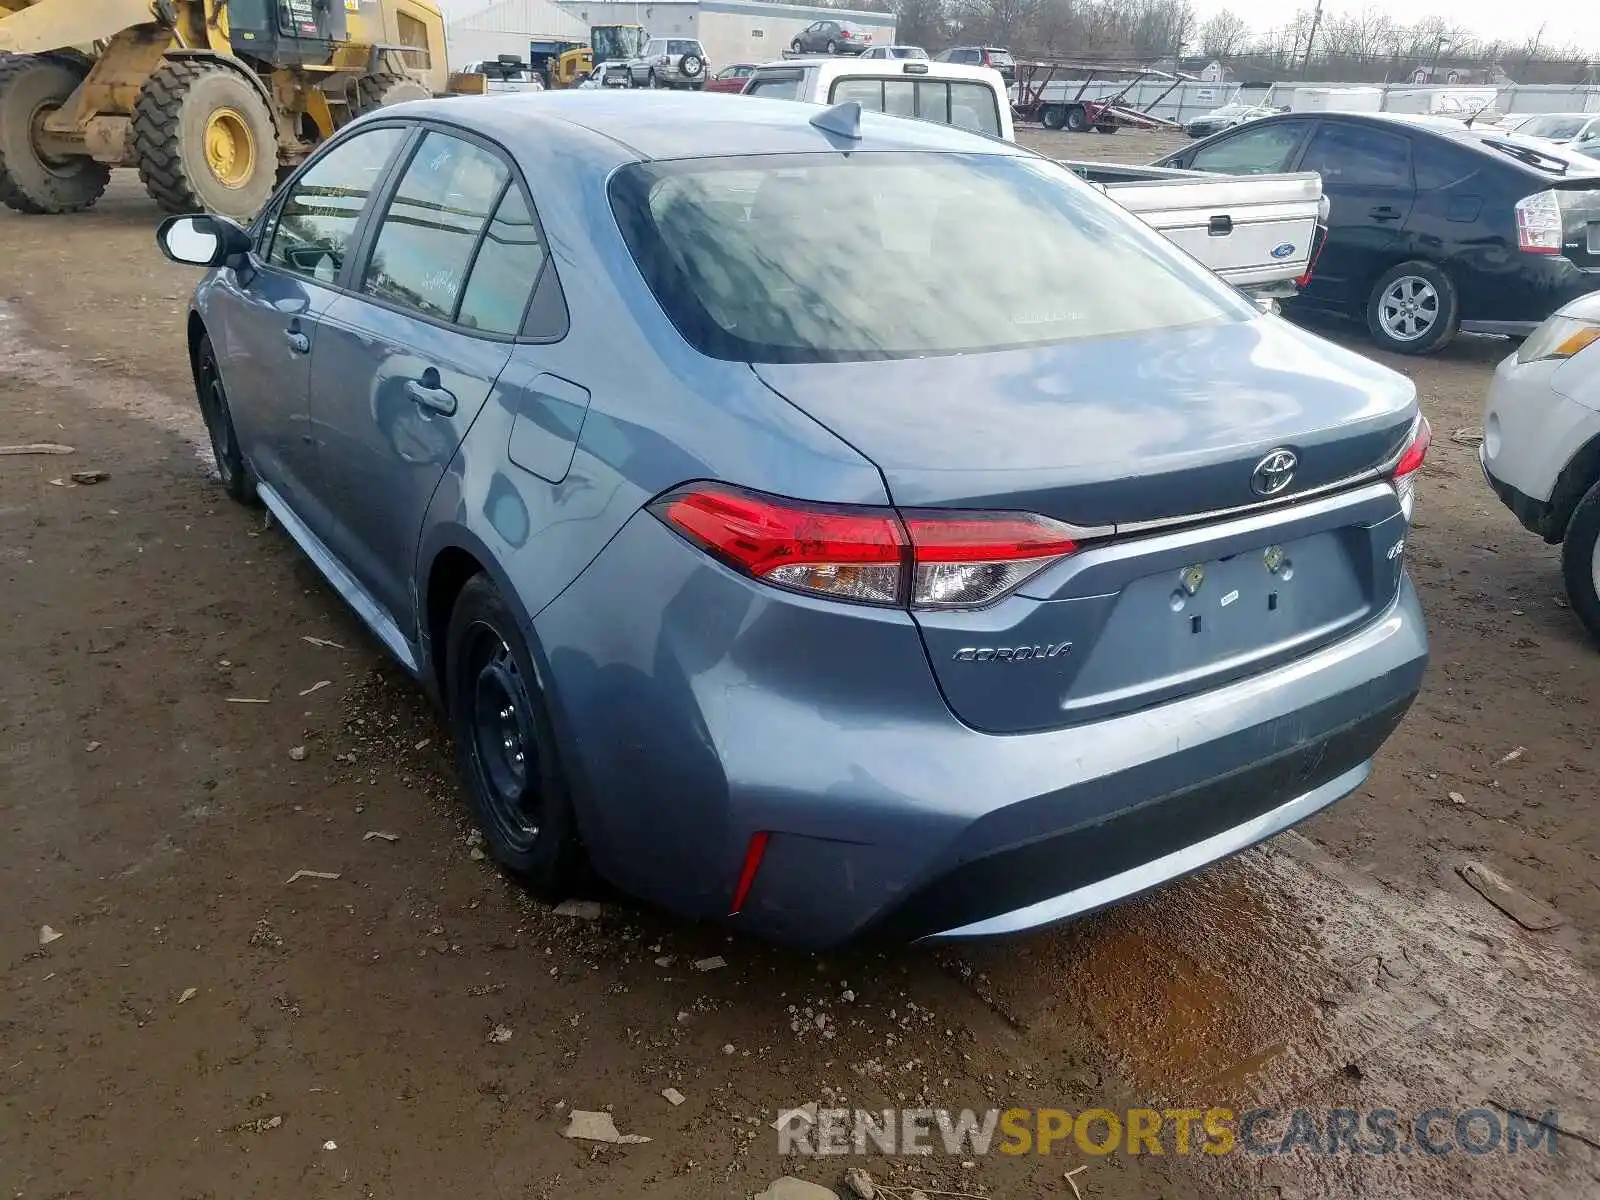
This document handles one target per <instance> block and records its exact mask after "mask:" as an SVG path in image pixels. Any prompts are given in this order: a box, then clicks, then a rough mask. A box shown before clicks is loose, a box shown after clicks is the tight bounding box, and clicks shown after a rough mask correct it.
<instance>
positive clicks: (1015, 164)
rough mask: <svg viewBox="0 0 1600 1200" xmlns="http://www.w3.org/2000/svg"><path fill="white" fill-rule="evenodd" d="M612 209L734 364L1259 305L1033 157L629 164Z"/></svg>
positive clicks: (999, 343) (673, 314) (1108, 330)
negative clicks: (1249, 303) (1220, 281)
mask: <svg viewBox="0 0 1600 1200" xmlns="http://www.w3.org/2000/svg"><path fill="white" fill-rule="evenodd" d="M610 195H611V204H612V209H613V211H614V212H615V213H616V215H617V219H618V222H619V224H620V226H621V228H622V231H623V236H624V238H625V239H626V240H627V243H628V246H629V249H630V251H631V252H632V254H633V256H634V259H635V261H636V262H637V263H638V264H639V267H640V270H641V272H642V273H643V275H644V277H645V279H646V280H647V281H648V283H649V286H650V288H651V290H652V291H653V292H654V294H655V296H656V299H657V300H658V301H659V302H660V304H661V306H662V309H663V310H664V311H665V312H666V314H667V316H668V317H669V318H670V319H671V321H672V322H673V324H674V325H675V326H676V327H677V328H678V330H679V332H680V333H682V335H683V336H684V338H685V339H687V340H688V341H689V342H690V344H692V345H693V346H695V347H696V348H697V349H699V350H700V351H701V352H703V353H706V354H709V355H712V356H714V357H717V358H724V359H730V360H733V361H741V362H824V361H841V360H852V359H868V358H899V357H913V356H920V355H930V354H956V353H963V352H971V351H982V350H993V349H1000V348H1006V347H1016V346H1032V345H1045V344H1052V343H1057V342H1064V341H1073V340H1078V339H1083V338H1099V337H1115V336H1120V335H1125V334H1133V333H1142V332H1148V331H1150V330H1155V329H1166V328H1178V327H1191V326H1200V325H1206V324H1211V323H1219V322H1225V321H1238V320H1248V319H1251V317H1252V315H1253V309H1252V308H1251V307H1250V306H1249V305H1248V304H1247V303H1246V302H1245V301H1244V300H1242V299H1241V298H1240V297H1239V296H1238V294H1237V293H1235V292H1234V291H1233V290H1232V289H1230V288H1228V287H1226V286H1225V285H1223V284H1221V283H1219V282H1218V281H1217V280H1216V279H1215V277H1214V276H1212V275H1210V273H1208V272H1207V271H1206V270H1205V269H1204V268H1202V267H1200V266H1199V265H1198V264H1197V263H1195V262H1194V261H1193V260H1192V259H1190V258H1188V257H1187V256H1185V255H1183V254H1181V253H1179V252H1178V251H1176V250H1174V249H1173V248H1172V246H1171V245H1170V244H1169V243H1167V242H1166V241H1164V240H1163V239H1162V238H1161V237H1160V236H1159V235H1158V234H1156V233H1155V232H1154V231H1152V230H1151V229H1149V228H1148V227H1147V226H1145V225H1144V224H1142V223H1141V222H1140V221H1138V220H1137V219H1136V218H1134V217H1132V216H1130V215H1129V214H1127V213H1126V212H1124V211H1123V210H1122V209H1120V208H1118V207H1117V206H1116V205H1115V204H1114V203H1113V202H1111V201H1110V200H1108V199H1106V198H1105V197H1104V196H1101V195H1099V194H1098V193H1097V192H1095V191H1094V190H1093V189H1091V188H1090V187H1088V186H1087V185H1085V184H1083V183H1081V182H1079V181H1078V180H1076V179H1075V178H1074V177H1073V176H1072V175H1071V174H1070V173H1069V172H1068V171H1067V170H1066V169H1065V168H1063V167H1061V166H1059V165H1058V164H1056V163H1053V162H1049V161H1046V160H1042V159H1033V158H1027V157H1020V156H1010V155H987V154H921V153H880V154H871V153H866V154H853V155H849V156H840V155H827V156H823V155H794V156H758V157H747V158H719V159H689V160H677V161H673V162H651V163H636V164H633V165H631V166H628V167H624V168H622V169H621V170H620V171H618V172H617V173H616V174H615V175H614V176H613V178H612V181H611V185H610Z"/></svg>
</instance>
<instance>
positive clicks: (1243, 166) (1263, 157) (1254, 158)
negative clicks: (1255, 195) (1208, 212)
mask: <svg viewBox="0 0 1600 1200" xmlns="http://www.w3.org/2000/svg"><path fill="white" fill-rule="evenodd" d="M1304 133H1305V126H1304V124H1302V123H1301V122H1298V121H1281V122H1279V123H1277V124H1275V125H1260V126H1257V127H1256V128H1254V129H1247V130H1244V131H1243V132H1240V133H1236V134H1234V135H1232V136H1231V137H1227V138H1224V139H1222V140H1221V141H1220V142H1216V143H1214V144H1212V145H1210V146H1206V147H1204V148H1202V149H1200V150H1198V151H1196V152H1195V156H1194V159H1193V160H1192V162H1191V164H1190V165H1191V166H1192V167H1193V168H1194V169H1195V170H1196V171H1215V172H1216V173H1217V174H1219V175H1270V174H1272V173H1273V172H1275V171H1282V170H1284V169H1285V167H1286V164H1287V163H1288V161H1289V156H1290V155H1292V154H1293V153H1294V152H1295V148H1296V147H1298V146H1299V145H1300V139H1301V137H1302V136H1303V135H1304Z"/></svg>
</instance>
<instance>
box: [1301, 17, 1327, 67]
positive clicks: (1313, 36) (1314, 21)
mask: <svg viewBox="0 0 1600 1200" xmlns="http://www.w3.org/2000/svg"><path fill="white" fill-rule="evenodd" d="M1321 24H1322V0H1317V7H1316V8H1315V9H1313V10H1312V13H1311V32H1310V33H1308V34H1306V56H1305V58H1304V59H1303V60H1301V63H1300V78H1301V79H1304V78H1305V77H1306V72H1307V71H1309V70H1310V69H1311V47H1312V46H1313V45H1314V44H1315V43H1316V40H1317V26H1319V25H1321Z"/></svg>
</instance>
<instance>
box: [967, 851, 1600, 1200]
mask: <svg viewBox="0 0 1600 1200" xmlns="http://www.w3.org/2000/svg"><path fill="white" fill-rule="evenodd" d="M959 966H960V974H961V975H963V976H964V977H970V978H971V979H973V980H974V981H979V980H981V981H982V982H981V983H977V984H975V986H976V987H977V988H978V990H979V991H980V992H981V994H982V995H983V997H984V999H985V1000H986V1002H988V1003H989V1004H990V1005H991V1006H993V1007H995V1008H996V1010H997V1011H999V1012H1000V1013H1002V1015H1003V1016H1004V1017H1005V1019H1006V1020H1007V1021H1008V1022H1009V1023H1011V1024H1012V1025H1013V1026H1014V1027H1015V1028H1017V1029H1019V1030H1021V1031H1022V1039H1021V1044H1022V1045H1023V1046H1025V1048H1026V1056H1027V1058H1029V1059H1031V1060H1034V1061H1042V1062H1050V1061H1053V1060H1059V1059H1063V1058H1067V1057H1070V1056H1072V1055H1079V1056H1081V1054H1082V1049H1083V1047H1084V1046H1085V1045H1089V1046H1094V1047H1097V1048H1098V1050H1099V1055H1100V1062H1099V1063H1098V1064H1097V1069H1096V1070H1094V1071H1091V1072H1090V1080H1089V1083H1090V1087H1091V1093H1092V1100H1091V1103H1092V1104H1094V1105H1100V1106H1104V1107H1108V1108H1112V1109H1113V1110H1115V1109H1117V1108H1118V1107H1119V1105H1120V1106H1124V1107H1140V1106H1144V1105H1147V1104H1150V1105H1155V1106H1158V1107H1192V1108H1201V1109H1206V1108H1211V1107H1214V1106H1223V1107H1228V1108H1232V1109H1234V1110H1236V1111H1240V1112H1242V1111H1244V1110H1246V1109H1250V1108H1273V1109H1277V1110H1279V1111H1280V1113H1281V1114H1282V1118H1281V1119H1277V1120H1268V1121H1265V1122H1263V1123H1262V1124H1261V1126H1260V1129H1261V1131H1262V1136H1261V1138H1260V1139H1259V1140H1261V1141H1271V1142H1276V1141H1277V1139H1278V1138H1279V1137H1281V1136H1282V1134H1283V1132H1284V1128H1285V1125H1286V1123H1287V1117H1288V1113H1289V1112H1290V1111H1291V1110H1293V1109H1295V1108H1297V1107H1311V1108H1324V1109H1326V1108H1334V1107H1349V1108H1355V1109H1358V1110H1360V1109H1371V1108H1389V1109H1394V1110H1396V1112H1397V1113H1399V1114H1400V1115H1401V1117H1402V1119H1405V1118H1408V1117H1414V1116H1416V1115H1418V1114H1421V1113H1423V1112H1426V1111H1427V1110H1429V1109H1432V1108H1449V1109H1453V1110H1462V1109H1472V1108H1492V1109H1495V1110H1497V1111H1498V1112H1500V1113H1501V1114H1502V1115H1503V1114H1505V1113H1506V1112H1507V1111H1515V1112H1518V1113H1521V1114H1525V1115H1526V1116H1527V1117H1528V1118H1529V1119H1537V1118H1538V1117H1539V1116H1540V1115H1541V1114H1543V1113H1546V1112H1550V1111H1554V1112H1555V1113H1556V1114H1557V1117H1556V1125H1557V1128H1558V1129H1559V1131H1560V1132H1559V1133H1558V1138H1559V1140H1560V1150H1559V1152H1558V1153H1557V1154H1556V1155H1554V1156H1548V1155H1546V1154H1544V1153H1543V1152H1542V1151H1541V1152H1540V1153H1538V1154H1537V1155H1534V1154H1527V1153H1524V1154H1523V1155H1522V1156H1521V1157H1520V1158H1519V1157H1512V1156H1508V1155H1504V1154H1499V1153H1493V1154H1485V1155H1482V1156H1476V1155H1471V1154H1466V1153H1462V1152H1460V1151H1456V1152H1454V1153H1453V1154H1451V1155H1448V1156H1433V1155H1428V1154H1422V1153H1417V1154H1409V1153H1406V1152H1404V1151H1402V1152H1397V1153H1393V1154H1388V1155H1383V1156H1355V1155H1349V1154H1339V1155H1314V1154H1309V1153H1307V1152H1306V1151H1305V1150H1304V1149H1303V1148H1295V1149H1293V1150H1292V1151H1291V1152H1290V1153H1289V1154H1287V1155H1285V1156H1281V1157H1280V1156H1274V1157H1271V1158H1267V1157H1262V1156H1256V1155H1251V1154H1247V1153H1239V1152H1236V1153H1234V1154H1232V1155H1228V1156H1224V1157H1222V1158H1200V1157H1196V1158H1194V1159H1193V1160H1192V1161H1191V1162H1187V1163H1184V1164H1183V1165H1182V1166H1180V1165H1179V1164H1178V1163H1176V1162H1174V1163H1172V1164H1171V1166H1172V1169H1173V1175H1174V1176H1175V1177H1180V1178H1181V1177H1189V1176H1191V1175H1194V1176H1197V1177H1198V1179H1199V1180H1202V1181H1204V1180H1209V1181H1211V1182H1212V1183H1213V1184H1214V1186H1216V1187H1218V1188H1222V1189H1229V1190H1231V1189H1238V1188H1252V1189H1253V1188H1265V1187H1274V1186H1276V1187H1280V1188H1281V1189H1284V1190H1283V1191H1282V1194H1283V1195H1284V1196H1289V1195H1292V1194H1304V1195H1305V1196H1308V1197H1309V1196H1346V1195H1348V1196H1383V1197H1411V1196H1416V1197H1423V1196H1430V1197H1431V1196H1443V1195H1449V1196H1452V1197H1460V1198H1462V1200H1466V1198H1468V1197H1479V1196H1484V1197H1487V1196H1500V1195H1517V1196H1546V1195H1548V1196H1552V1197H1554V1196H1574V1195H1593V1194H1596V1191H1597V1189H1600V1155H1597V1154H1596V1152H1595V1149H1596V1147H1597V1146H1600V1038H1597V1036H1596V1033H1595V1031H1596V1030H1600V985H1597V981H1596V980H1595V979H1594V978H1593V977H1592V976H1591V975H1590V974H1589V973H1587V972H1586V971H1584V970H1583V969H1582V968H1581V967H1580V966H1578V965H1577V964H1576V963H1575V962H1574V960H1573V959H1572V957H1571V955H1570V954H1569V953H1568V951H1567V948H1566V947H1565V946H1564V945H1563V944H1562V942H1561V941H1560V939H1559V937H1557V936H1551V935H1533V934H1527V933H1525V932H1523V931H1522V930H1520V929H1519V928H1518V927H1517V926H1516V925H1514V924H1513V923H1512V922H1511V921H1510V920H1509V919H1508V918H1504V917H1502V915H1501V914H1500V913H1499V912H1497V911H1495V910H1492V909H1487V908H1479V907H1474V906H1473V904H1472V902H1471V900H1469V899H1466V898H1458V897H1456V896H1454V895H1452V894H1450V893H1448V892H1445V891H1443V890H1439V889H1432V888H1430V889H1427V890H1426V891H1424V893H1423V895H1422V896H1421V898H1420V899H1411V898H1408V897H1406V896H1402V895H1399V894H1397V893H1396V892H1393V891H1390V890H1387V889H1385V888H1383V887H1381V886H1380V885H1378V884H1377V883H1376V882H1374V881H1372V880H1371V879H1369V878H1368V877H1366V876H1364V875H1362V874H1360V873H1359V872H1357V871H1355V870H1353V869H1351V868H1350V867H1347V866H1345V865H1344V864H1342V863H1340V862H1338V861H1336V860H1334V859H1333V858H1332V857H1331V856H1329V855H1328V854H1327V853H1326V852H1324V851H1323V850H1321V849H1320V848H1319V847H1318V846H1316V844H1315V843H1313V842H1311V841H1310V840H1308V839H1307V838H1305V837H1303V836H1301V835H1299V834H1296V833H1290V834H1285V835H1283V836H1282V837H1280V838H1278V839H1277V840H1276V841H1274V842H1273V843H1272V845H1271V847H1270V848H1267V847H1263V848H1259V849H1256V850H1253V851H1250V852H1248V853H1246V854H1245V855H1242V856H1241V857H1240V858H1239V859H1237V860H1235V861H1233V862H1232V863H1229V864H1227V865H1224V866H1221V867H1218V868H1214V869H1212V870H1210V871H1208V872H1205V873H1203V874H1201V875H1199V876H1195V877H1192V878H1190V879H1187V880H1185V881H1183V882H1182V883H1180V884H1178V885H1176V886H1174V887H1171V888H1168V889H1165V890H1163V891H1161V892H1158V893H1156V894H1154V895H1152V896H1149V897H1146V898H1145V899H1142V900H1139V901H1135V902H1134V903H1132V904H1129V905H1126V906H1124V907H1122V908H1119V909H1114V910H1111V911H1108V912H1106V913H1103V914H1100V915H1099V916H1096V917H1093V918H1090V919H1089V920H1087V921H1083V922H1080V923H1079V924H1077V925H1074V926H1069V927H1066V928H1064V929H1061V930H1057V931H1053V932H1049V933H1045V934H1041V935H1039V936H1037V937H1034V938H1031V939H1024V940H1023V941H1021V942H1013V943H1006V944H1000V945H983V946H976V947H972V948H968V949H964V950H963V952H962V953H961V955H960V964H959ZM1063 1103H1066V1104H1068V1105H1069V1106H1070V1104H1071V1101H1070V1100H1065V1101H1063ZM1440 1128H1441V1129H1442V1128H1448V1126H1447V1125H1445V1126H1441V1127H1440ZM1169 1145H1170V1143H1169ZM1266 1194H1268V1195H1272V1194H1273V1193H1271V1192H1270V1191H1269V1192H1267V1193H1266Z"/></svg>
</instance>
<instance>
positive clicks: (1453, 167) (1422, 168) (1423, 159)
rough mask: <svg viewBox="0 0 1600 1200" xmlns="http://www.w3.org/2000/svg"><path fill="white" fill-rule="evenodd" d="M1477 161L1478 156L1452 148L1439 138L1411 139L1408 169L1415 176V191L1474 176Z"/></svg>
mask: <svg viewBox="0 0 1600 1200" xmlns="http://www.w3.org/2000/svg"><path fill="white" fill-rule="evenodd" d="M1480 159H1481V156H1480V155H1477V154H1474V153H1473V152H1472V151H1470V150H1463V149H1462V148H1461V147H1459V146H1453V145H1451V144H1450V143H1449V142H1447V141H1445V140H1444V139H1443V138H1431V137H1413V138H1412V139H1411V167H1412V170H1413V171H1414V172H1415V173H1416V178H1417V191H1419V192H1432V191H1438V190H1439V189H1441V188H1447V187H1452V186H1454V185H1455V184H1457V183H1460V182H1461V181H1462V180H1463V179H1468V178H1470V177H1471V176H1473V175H1476V174H1477V173H1478V167H1479V164H1480Z"/></svg>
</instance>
